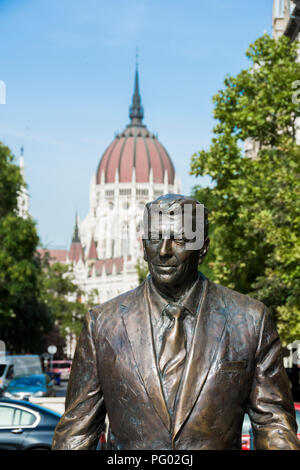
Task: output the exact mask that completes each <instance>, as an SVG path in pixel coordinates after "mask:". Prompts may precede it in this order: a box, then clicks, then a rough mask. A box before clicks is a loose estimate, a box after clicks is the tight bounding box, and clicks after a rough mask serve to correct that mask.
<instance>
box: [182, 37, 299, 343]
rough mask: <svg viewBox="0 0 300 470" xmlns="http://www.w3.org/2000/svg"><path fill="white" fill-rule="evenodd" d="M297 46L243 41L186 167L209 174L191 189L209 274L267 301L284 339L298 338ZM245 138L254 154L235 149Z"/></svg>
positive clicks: (285, 41)
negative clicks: (236, 65)
mask: <svg viewBox="0 0 300 470" xmlns="http://www.w3.org/2000/svg"><path fill="white" fill-rule="evenodd" d="M297 47H298V46H297V44H291V43H289V41H288V39H287V38H286V37H282V38H280V39H279V40H278V41H275V40H273V39H271V38H270V37H269V36H268V35H267V34H265V35H264V36H263V37H261V38H259V39H258V40H257V41H255V43H254V44H252V45H250V47H249V49H248V50H247V53H246V55H247V57H248V59H249V60H250V66H249V68H248V69H245V70H242V71H241V72H240V73H239V74H238V75H237V76H236V77H231V76H227V77H226V78H225V82H224V84H225V88H224V89H223V90H221V91H219V92H218V93H217V94H216V96H214V98H213V101H214V105H215V108H214V117H215V119H216V120H217V123H216V126H215V128H214V136H213V139H212V142H211V145H210V148H209V149H208V150H201V151H200V152H199V153H198V154H195V155H193V157H192V164H191V173H192V174H194V175H201V176H203V175H209V176H210V177H211V178H212V181H213V187H211V188H200V187H196V188H195V189H194V195H195V196H196V197H197V198H199V200H201V202H203V203H204V204H206V205H207V207H208V208H209V209H210V222H211V225H212V226H213V232H212V234H211V248H210V249H211V253H210V264H209V266H210V267H211V268H212V270H213V277H214V280H215V281H216V282H220V283H222V284H224V285H226V286H228V287H230V288H233V289H236V290H238V291H240V292H243V293H245V294H248V295H251V296H254V297H256V298H258V299H259V300H261V301H263V302H264V303H265V304H266V305H268V306H269V307H270V309H271V310H272V312H273V314H274V317H275V320H276V321H277V326H278V329H279V333H280V334H281V337H282V339H283V341H284V342H285V343H289V342H291V341H293V340H295V339H299V338H300V309H299V294H300V287H299V277H300V264H299V261H300V246H299V245H300V244H299V233H300V204H299V202H300V194H299V193H300V185H299V170H300V168H299V166H300V148H299V146H298V145H297V141H296V137H297V125H298V123H299V116H300V108H299V106H298V105H297V104H296V103H294V102H293V101H295V100H293V99H292V98H293V94H294V93H295V88H294V87H293V84H294V83H295V81H296V80H298V79H299V77H300V64H299V63H297V62H296V61H295V58H296V55H297ZM247 139H251V141H255V143H256V145H257V148H258V150H257V154H256V155H255V156H254V158H248V157H247V156H246V155H245V152H244V151H243V148H244V143H245V142H246V141H247Z"/></svg>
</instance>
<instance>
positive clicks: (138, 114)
mask: <svg viewBox="0 0 300 470" xmlns="http://www.w3.org/2000/svg"><path fill="white" fill-rule="evenodd" d="M129 117H130V124H129V126H144V125H143V123H142V120H143V118H144V109H143V106H142V105H141V95H140V89H139V72H138V56H137V55H136V65H135V79H134V92H133V96H132V103H131V106H130V108H129Z"/></svg>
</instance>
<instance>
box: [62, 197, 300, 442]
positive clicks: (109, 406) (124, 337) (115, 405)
mask: <svg viewBox="0 0 300 470" xmlns="http://www.w3.org/2000/svg"><path fill="white" fill-rule="evenodd" d="M197 204H198V203H197V202H196V201H195V200H191V199H189V198H187V197H185V196H181V195H174V194H173V195H166V196H162V197H160V198H158V199H157V200H156V201H154V202H153V203H149V204H147V212H146V214H150V225H151V231H150V230H149V228H147V233H146V234H145V239H144V240H143V243H144V253H145V259H146V261H147V262H148V265H149V271H150V275H149V276H148V277H147V279H146V280H145V281H144V282H143V283H142V284H141V285H139V286H138V287H137V288H136V289H134V290H132V291H129V292H126V293H125V294H122V295H120V296H118V297H116V298H114V299H112V300H110V301H108V302H106V303H104V304H103V305H99V306H97V307H94V308H93V309H91V310H90V311H89V312H88V313H87V315H86V318H85V322H84V326H83V330H82V333H81V336H80V338H79V340H78V344H77V348H76V353H75V356H74V360H73V365H72V370H71V376H70V381H69V385H68V391H67V397H66V411H65V414H64V415H63V416H62V418H61V420H60V422H59V423H58V425H57V427H56V431H55V436H54V440H53V449H70V450H72V449H95V448H96V446H97V443H98V439H99V436H100V433H101V430H102V428H103V426H104V421H105V417H106V414H107V415H108V418H109V431H108V446H107V448H108V449H113V450H140V449H149V450H166V449H170V450H172V449H176V450H180V449H181V450H196V449H204V450H208V449H215V450H217V449H233V450H235V449H237V450H238V449H241V428H242V422H243V417H244V413H248V414H249V417H250V420H251V423H252V427H253V432H254V441H255V447H256V449H270V450H271V449H295V450H296V449H300V445H299V441H298V440H297V436H296V430H297V425H296V421H295V412H294V407H293V401H292V397H291V392H290V385H289V381H288V378H287V375H286V372H285V370H284V368H283V363H282V353H281V344H280V340H279V337H278V335H277V332H276V330H275V328H274V326H273V323H272V319H271V316H270V314H269V312H268V309H267V308H266V307H265V306H264V305H263V304H262V303H261V302H259V301H257V300H254V299H252V298H250V297H248V296H246V295H242V294H240V293H238V292H235V291H233V290H230V289H228V288H225V287H222V286H220V285H217V284H215V283H213V282H211V281H209V280H208V279H206V278H205V277H204V276H203V275H202V274H201V273H199V272H198V264H201V263H202V262H203V261H204V258H205V256H206V253H207V250H208V246H209V238H208V233H207V232H208V222H207V210H205V211H204V237H203V240H204V242H203V243H202V245H201V248H198V249H187V246H188V243H189V242H190V241H191V240H190V239H189V238H187V237H186V236H185V232H186V227H185V226H183V233H181V235H180V234H179V235H178V232H176V230H175V228H174V227H175V226H176V220H177V222H178V220H179V219H180V217H181V216H180V211H182V212H181V213H182V214H183V213H184V210H185V207H187V206H188V205H190V206H191V205H192V207H193V216H192V217H193V219H194V222H195V223H196V224H197V220H195V219H196V216H195V208H196V207H197ZM154 205H155V207H159V211H161V213H162V214H164V215H166V217H165V218H164V222H161V220H162V219H157V218H156V220H155V221H152V220H151V208H152V207H154ZM178 209H179V210H178ZM174 214H175V215H174ZM178 214H179V215H178ZM146 218H147V217H146ZM176 218H177V219H176ZM164 224H165V227H164V226H163V225H164ZM146 225H147V224H146ZM166 231H167V232H168V231H169V232H168V233H169V235H168V237H166V236H164V234H165V232H166ZM175 232H176V233H175ZM153 234H154V235H153ZM192 241H193V240H192Z"/></svg>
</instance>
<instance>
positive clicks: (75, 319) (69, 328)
mask: <svg viewBox="0 0 300 470" xmlns="http://www.w3.org/2000/svg"><path fill="white" fill-rule="evenodd" d="M42 264H43V275H42V298H43V301H44V302H45V304H46V305H47V307H48V308H49V310H50V311H51V314H52V317H53V319H54V321H55V324H56V325H57V327H58V328H59V331H60V334H61V335H62V336H64V337H66V336H67V335H68V334H70V333H71V334H75V335H76V336H77V335H78V334H79V333H80V331H81V328H82V319H83V316H84V314H85V313H86V310H87V305H86V304H85V303H82V301H81V299H82V294H83V293H82V291H81V289H80V288H79V287H78V286H77V285H76V284H75V283H74V279H73V277H72V275H71V273H70V267H69V266H67V265H65V264H62V263H58V262H55V263H53V264H51V262H50V258H49V254H48V255H47V254H46V255H45V256H43V258H42ZM89 301H90V302H91V299H89Z"/></svg>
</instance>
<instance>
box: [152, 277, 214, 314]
mask: <svg viewBox="0 0 300 470" xmlns="http://www.w3.org/2000/svg"><path fill="white" fill-rule="evenodd" d="M204 279H205V277H204V276H203V274H202V273H200V272H199V271H198V278H197V280H196V281H195V282H194V284H193V285H192V287H191V288H190V290H189V291H188V292H187V293H186V294H184V295H183V296H182V297H181V298H180V299H179V300H178V301H177V302H176V303H178V304H180V305H183V306H184V307H185V308H186V309H187V310H188V312H189V313H190V314H191V315H193V316H195V315H197V310H198V305H199V300H200V297H201V295H202V285H203V280H204ZM147 282H148V286H149V293H150V298H151V302H152V303H154V304H155V306H156V308H157V309H158V311H159V312H162V311H163V310H164V308H165V307H166V306H167V305H168V304H169V303H172V302H169V301H168V300H167V299H165V298H164V297H163V296H162V295H161V294H160V293H159V292H158V290H157V289H156V287H155V285H154V282H153V280H152V277H151V274H149V275H148V276H147ZM174 303H175V302H174Z"/></svg>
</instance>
